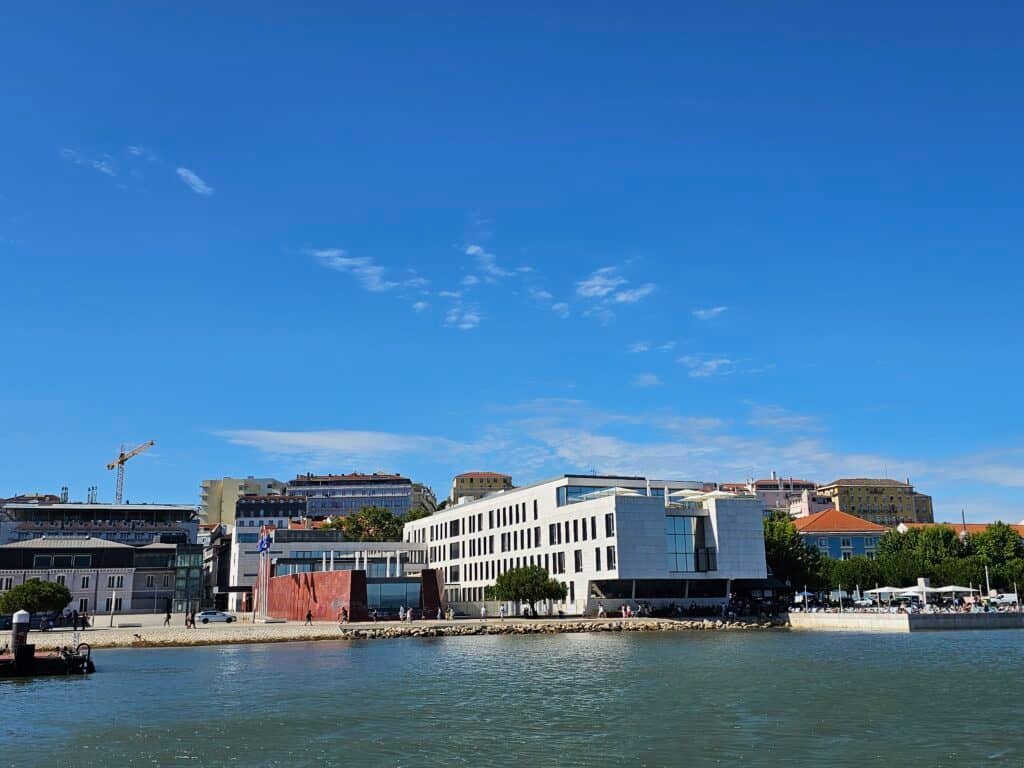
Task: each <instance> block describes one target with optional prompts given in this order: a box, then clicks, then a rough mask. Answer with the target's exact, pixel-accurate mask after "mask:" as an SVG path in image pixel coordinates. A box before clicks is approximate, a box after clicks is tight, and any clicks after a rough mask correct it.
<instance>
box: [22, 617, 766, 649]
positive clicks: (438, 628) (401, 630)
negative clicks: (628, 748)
mask: <svg viewBox="0 0 1024 768" xmlns="http://www.w3.org/2000/svg"><path fill="white" fill-rule="evenodd" d="M97 623H98V624H100V625H101V626H99V627H96V628H95V629H88V630H86V631H84V632H79V633H78V636H79V641H80V642H83V643H89V645H91V646H92V647H93V648H132V647H138V648H147V647H175V646H201V645H231V644H236V643H281V642H296V641H308V640H371V639H394V638H399V637H461V636H472V635H503V634H510V635H512V634H514V635H528V634H558V633H580V632H685V631H736V630H757V629H772V628H777V625H775V624H772V623H771V622H765V621H762V622H757V621H744V620H731V621H722V620H719V619H702V618H695V619H682V620H676V619H646V618H633V619H586V618H566V619H550V618H540V619H507V620H505V621H501V620H499V619H488V620H487V621H484V622H481V621H479V620H475V619H460V620H457V621H414V622H398V621H381V622H376V623H374V622H360V623H356V624H346V625H344V626H343V627H339V626H338V625H337V624H336V623H334V622H315V623H313V624H312V625H305V624H304V623H302V622H296V621H292V622H279V623H269V624H260V623H256V624H249V623H242V622H233V623H231V624H207V625H200V626H199V627H197V628H196V629H186V628H185V627H184V621H183V619H181V617H179V616H176V617H175V621H174V622H173V623H172V625H171V626H169V627H164V626H163V616H149V615H146V616H122V617H116V618H115V620H114V625H115V626H114V627H113V628H110V627H106V626H103V625H104V624H105V620H104V619H103V617H99V618H98V619H97ZM119 624H120V625H128V624H142V625H143V626H141V627H139V626H118V625H119ZM73 634H74V633H73V632H71V630H67V629H65V630H54V631H52V632H32V633H31V634H30V635H29V642H30V643H35V645H36V648H37V649H39V650H41V651H44V650H50V649H55V648H60V647H61V646H63V645H70V644H71V643H72V636H73Z"/></svg>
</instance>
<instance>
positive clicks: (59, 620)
mask: <svg viewBox="0 0 1024 768" xmlns="http://www.w3.org/2000/svg"><path fill="white" fill-rule="evenodd" d="M68 625H70V626H71V629H72V630H75V631H77V630H78V629H79V628H81V629H85V628H86V627H88V626H89V614H88V613H87V612H85V611H82V613H79V612H78V611H70V612H65V613H58V614H57V616H56V618H54V619H53V620H52V621H51V620H50V619H48V618H46V617H45V616H44V617H43V618H42V619H40V620H39V631H40V632H49V631H50V630H51V629H54V628H55V627H66V626H68Z"/></svg>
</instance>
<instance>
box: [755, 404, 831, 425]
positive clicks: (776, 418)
mask: <svg viewBox="0 0 1024 768" xmlns="http://www.w3.org/2000/svg"><path fill="white" fill-rule="evenodd" d="M748 405H749V406H750V420H749V422H750V424H751V425H753V426H755V427H765V428H768V429H776V430H786V431H798V430H804V431H818V430H821V429H822V428H823V427H822V424H821V421H820V420H819V419H818V418H817V417H815V416H808V415H806V414H800V413H794V412H793V411H790V410H788V409H786V408H783V407H782V406H780V405H763V404H759V403H751V402H748Z"/></svg>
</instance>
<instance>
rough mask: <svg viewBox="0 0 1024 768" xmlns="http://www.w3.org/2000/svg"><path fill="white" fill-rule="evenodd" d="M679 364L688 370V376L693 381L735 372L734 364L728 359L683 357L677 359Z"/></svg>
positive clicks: (700, 356)
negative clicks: (693, 379)
mask: <svg viewBox="0 0 1024 768" xmlns="http://www.w3.org/2000/svg"><path fill="white" fill-rule="evenodd" d="M679 362H680V363H682V364H683V365H685V366H686V367H687V368H689V369H690V376H691V377H693V378H695V379H706V378H709V377H711V376H724V375H726V374H730V373H735V372H736V362H735V361H734V360H731V359H729V358H728V357H710V356H706V355H683V356H682V357H680V358H679Z"/></svg>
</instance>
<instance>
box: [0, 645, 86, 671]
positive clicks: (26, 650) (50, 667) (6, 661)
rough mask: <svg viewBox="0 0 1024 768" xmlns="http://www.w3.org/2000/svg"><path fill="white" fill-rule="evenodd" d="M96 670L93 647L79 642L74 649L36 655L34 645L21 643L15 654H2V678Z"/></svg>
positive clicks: (0, 668)
mask: <svg viewBox="0 0 1024 768" xmlns="http://www.w3.org/2000/svg"><path fill="white" fill-rule="evenodd" d="M95 671H96V665H95V664H93V663H92V649H91V648H90V647H89V645H88V644H87V643H79V644H78V646H77V647H76V648H74V649H64V650H61V651H57V652H54V653H47V654H44V655H41V656H36V647H35V646H34V645H27V644H26V645H21V646H19V647H17V648H16V649H15V651H14V654H13V655H12V654H8V655H5V656H0V678H7V677H58V676H59V677H64V676H67V675H91V674H92V673H93V672H95Z"/></svg>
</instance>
